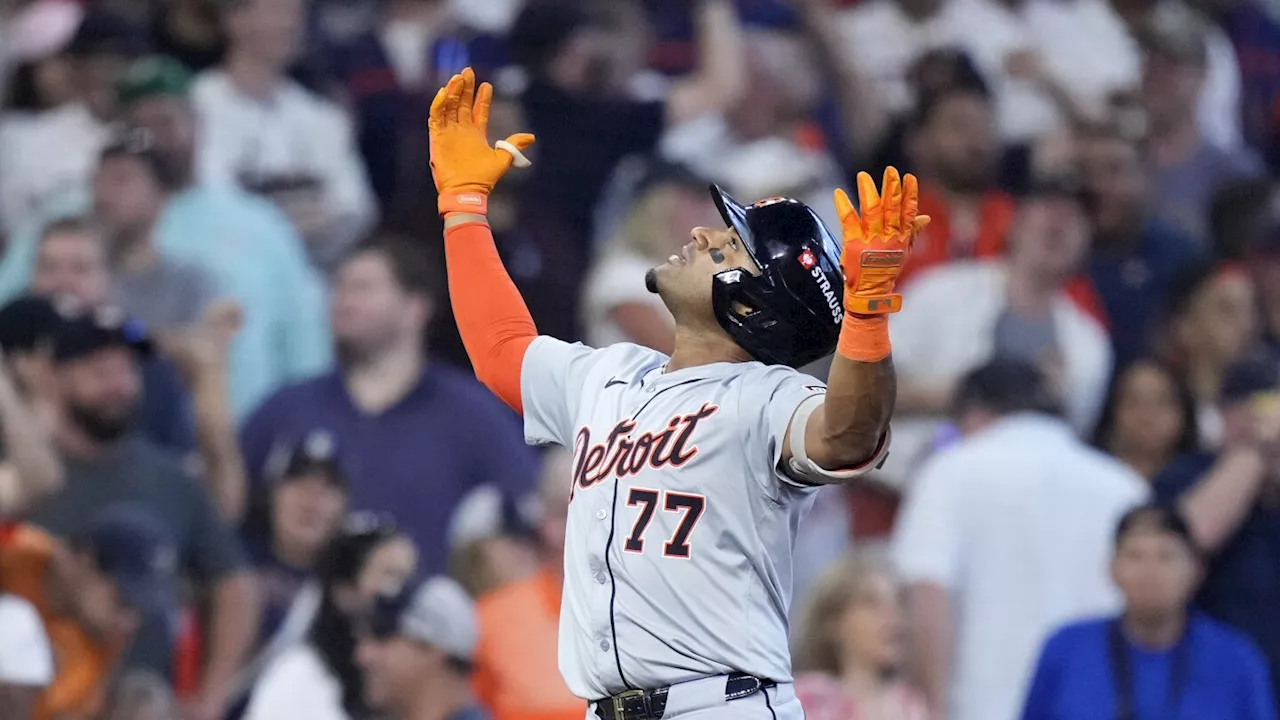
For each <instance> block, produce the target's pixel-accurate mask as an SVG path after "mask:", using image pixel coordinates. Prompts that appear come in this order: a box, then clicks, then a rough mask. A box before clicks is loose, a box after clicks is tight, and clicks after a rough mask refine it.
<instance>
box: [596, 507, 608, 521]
mask: <svg viewBox="0 0 1280 720" xmlns="http://www.w3.org/2000/svg"><path fill="white" fill-rule="evenodd" d="M607 517H609V513H607V512H605V511H604V508H601V509H599V510H597V511H596V519H597V520H603V519H605V518H607Z"/></svg>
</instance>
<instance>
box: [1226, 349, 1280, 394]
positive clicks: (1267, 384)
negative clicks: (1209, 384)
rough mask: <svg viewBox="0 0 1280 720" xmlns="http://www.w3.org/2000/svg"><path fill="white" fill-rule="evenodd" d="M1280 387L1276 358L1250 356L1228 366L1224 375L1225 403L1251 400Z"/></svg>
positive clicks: (1279, 374)
mask: <svg viewBox="0 0 1280 720" xmlns="http://www.w3.org/2000/svg"><path fill="white" fill-rule="evenodd" d="M1277 389H1280V367H1278V366H1277V363H1276V361H1275V360H1274V359H1270V360H1269V359H1265V358H1250V359H1248V360H1242V361H1240V362H1238V363H1235V364H1234V365H1232V366H1230V367H1228V368H1227V371H1226V373H1224V374H1223V376H1222V388H1221V392H1220V394H1221V398H1222V402H1223V404H1230V403H1236V402H1240V401H1242V400H1249V399H1251V398H1253V396H1255V395H1257V394H1259V393H1268V392H1274V391H1276V390H1277Z"/></svg>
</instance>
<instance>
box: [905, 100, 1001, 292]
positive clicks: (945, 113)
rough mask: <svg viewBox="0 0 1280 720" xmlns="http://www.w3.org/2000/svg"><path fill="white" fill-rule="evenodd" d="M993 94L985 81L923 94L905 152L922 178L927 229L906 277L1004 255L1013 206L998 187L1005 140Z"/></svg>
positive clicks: (922, 205)
mask: <svg viewBox="0 0 1280 720" xmlns="http://www.w3.org/2000/svg"><path fill="white" fill-rule="evenodd" d="M993 113H994V110H993V108H992V104H991V98H990V96H989V95H988V94H987V91H986V89H985V88H984V87H983V86H981V85H976V84H972V83H963V84H957V85H952V86H946V87H943V88H940V89H938V90H936V91H935V92H933V93H927V94H925V95H924V96H923V97H921V98H920V99H919V102H918V104H917V105H916V110H915V114H914V117H913V118H912V119H911V122H910V127H909V129H908V130H907V137H906V150H907V154H908V156H909V163H910V167H911V169H912V172H913V173H915V174H916V177H918V178H919V179H920V212H921V213H923V214H925V215H928V216H929V217H930V222H929V227H927V228H925V229H924V230H923V231H922V232H921V233H920V236H919V237H917V238H916V242H915V245H914V246H913V247H912V250H911V257H910V259H909V260H908V264H907V267H906V273H904V274H905V275H906V276H907V277H911V276H913V275H917V276H918V275H919V274H920V273H921V272H922V271H924V270H927V269H929V268H932V267H936V266H938V265H943V264H945V263H948V262H951V261H955V260H968V259H975V258H996V257H999V256H1000V255H1001V254H1002V253H1003V252H1004V244H1005V239H1006V237H1007V236H1008V234H1009V229H1010V228H1011V227H1012V225H1013V220H1014V214H1015V212H1016V205H1015V204H1014V202H1013V199H1012V198H1010V197H1009V196H1008V195H1007V194H1005V193H1003V192H1001V191H999V189H998V188H997V186H996V184H995V183H996V180H997V174H998V172H999V162H1000V145H999V142H998V140H997V139H996V136H995V130H994V128H993V126H992V123H993V122H994V121H993V119H992V118H993Z"/></svg>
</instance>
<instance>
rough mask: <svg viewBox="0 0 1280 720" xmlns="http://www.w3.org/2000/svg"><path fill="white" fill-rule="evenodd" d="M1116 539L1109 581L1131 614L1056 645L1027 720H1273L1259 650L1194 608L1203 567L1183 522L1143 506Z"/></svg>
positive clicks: (1084, 627) (1067, 632) (1041, 670)
mask: <svg viewBox="0 0 1280 720" xmlns="http://www.w3.org/2000/svg"><path fill="white" fill-rule="evenodd" d="M1114 537H1115V553H1114V556H1113V558H1112V560H1111V577H1112V578H1113V579H1114V580H1115V583H1116V586H1117V587H1119V588H1120V592H1121V593H1122V594H1123V595H1124V609H1123V610H1122V611H1121V612H1120V614H1119V615H1118V616H1107V617H1102V618H1090V619H1087V620H1081V621H1075V622H1072V623H1071V624H1068V625H1066V626H1064V627H1062V628H1061V629H1059V630H1057V631H1056V632H1055V633H1054V634H1053V635H1052V636H1050V637H1049V639H1048V641H1047V642H1046V643H1045V645H1044V648H1043V649H1042V650H1041V652H1040V659H1039V661H1038V662H1037V664H1036V670H1035V676H1034V678H1033V679H1032V681H1031V686H1030V689H1029V691H1028V692H1027V697H1026V702H1025V704H1024V705H1023V708H1022V714H1021V718H1022V720H1104V719H1108V718H1115V719H1116V720H1176V719H1178V718H1216V719H1220V720H1275V718H1276V708H1275V702H1274V700H1273V699H1272V696H1271V682H1270V678H1269V676H1268V674H1267V662H1266V659H1265V658H1264V657H1263V655H1262V653H1261V652H1260V651H1259V650H1258V647H1257V646H1256V645H1254V644H1253V642H1251V641H1250V640H1249V639H1248V638H1246V637H1245V636H1244V635H1242V634H1241V633H1240V632H1239V631H1237V630H1235V629H1233V628H1230V627H1228V626H1227V625H1224V624H1222V623H1220V622H1218V621H1216V620H1212V619H1210V618H1209V617H1207V616H1206V615H1204V614H1202V613H1201V612H1199V611H1197V610H1191V609H1189V605H1190V603H1191V600H1192V597H1193V595H1194V594H1195V590H1196V586H1197V585H1198V584H1199V583H1200V580H1201V579H1202V577H1203V571H1204V565H1203V561H1204V558H1203V556H1202V555H1201V553H1200V550H1199V547H1198V546H1197V545H1196V542H1195V540H1194V539H1193V538H1192V536H1191V530H1190V528H1189V527H1188V526H1187V523H1186V521H1185V520H1183V518H1182V516H1181V515H1179V514H1178V512H1177V511H1176V510H1174V509H1172V508H1170V507H1168V506H1165V505H1143V506H1141V507H1137V508H1134V509H1133V510H1130V511H1129V512H1127V513H1125V515H1124V516H1123V517H1121V518H1120V522H1119V523H1118V524H1117V525H1116V530H1115V535H1114Z"/></svg>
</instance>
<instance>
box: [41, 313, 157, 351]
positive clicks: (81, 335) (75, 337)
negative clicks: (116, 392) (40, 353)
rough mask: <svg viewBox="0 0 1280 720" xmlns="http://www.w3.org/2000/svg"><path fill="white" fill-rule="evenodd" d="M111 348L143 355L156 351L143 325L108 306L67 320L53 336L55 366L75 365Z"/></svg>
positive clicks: (65, 319)
mask: <svg viewBox="0 0 1280 720" xmlns="http://www.w3.org/2000/svg"><path fill="white" fill-rule="evenodd" d="M109 347H127V348H131V349H133V350H134V351H135V352H137V353H138V354H139V355H150V354H151V352H152V350H153V346H152V343H151V340H150V338H148V337H147V332H146V328H145V327H143V325H142V323H140V322H138V321H136V320H130V319H129V318H128V317H127V316H126V315H125V314H124V311H123V310H121V309H119V308H117V307H113V306H106V307H101V308H96V309H94V310H89V311H87V312H83V313H80V314H79V315H75V316H72V317H68V318H64V319H63V321H62V323H61V324H60V325H59V326H58V328H57V330H56V331H55V332H54V334H53V362H54V363H56V364H60V363H67V362H71V361H73V360H78V359H80V358H82V357H85V356H86V355H91V354H93V353H95V352H97V351H99V350H102V349H104V348H109Z"/></svg>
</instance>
